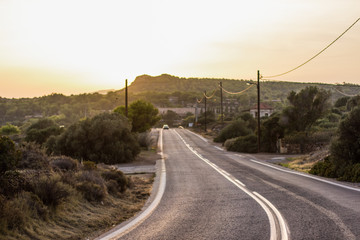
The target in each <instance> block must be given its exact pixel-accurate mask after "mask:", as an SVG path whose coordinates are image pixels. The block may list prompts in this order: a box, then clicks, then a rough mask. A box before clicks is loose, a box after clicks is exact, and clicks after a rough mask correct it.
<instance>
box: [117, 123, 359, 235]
mask: <svg viewBox="0 0 360 240" xmlns="http://www.w3.org/2000/svg"><path fill="white" fill-rule="evenodd" d="M163 141H164V158H165V164H166V175H167V179H166V188H165V191H164V194H163V196H162V199H161V201H160V204H159V205H158V206H157V208H156V209H154V210H153V211H152V213H151V214H149V216H148V217H147V218H146V219H144V220H143V221H142V223H141V224H139V225H137V227H136V228H133V229H132V231H130V232H128V233H126V234H125V235H122V236H121V237H120V239H360V228H359V227H358V225H359V223H360V192H359V191H358V189H356V188H354V189H351V188H344V187H341V186H337V185H334V184H330V183H328V182H326V181H319V180H317V179H313V178H309V177H306V176H302V175H298V174H295V173H294V172H292V171H289V170H285V169H282V168H281V167H276V168H274V167H273V165H268V164H265V163H264V161H263V158H264V156H261V158H260V155H256V154H255V155H249V154H246V155H245V154H236V153H230V152H226V151H222V149H219V148H218V147H215V146H214V145H212V144H211V143H209V142H208V141H206V140H205V139H203V138H201V137H199V136H197V135H195V134H193V133H191V132H189V131H187V130H180V129H171V130H166V131H163ZM341 185H342V184H341Z"/></svg>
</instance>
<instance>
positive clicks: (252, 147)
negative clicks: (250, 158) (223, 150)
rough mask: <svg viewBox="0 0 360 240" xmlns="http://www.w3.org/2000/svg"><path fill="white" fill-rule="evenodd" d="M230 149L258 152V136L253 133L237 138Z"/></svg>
mask: <svg viewBox="0 0 360 240" xmlns="http://www.w3.org/2000/svg"><path fill="white" fill-rule="evenodd" d="M227 150H228V151H234V152H245V153H256V152H257V137H256V136H255V135H253V134H251V135H247V136H242V137H238V138H236V140H235V141H234V143H233V144H231V145H230V146H229V148H228V149H227Z"/></svg>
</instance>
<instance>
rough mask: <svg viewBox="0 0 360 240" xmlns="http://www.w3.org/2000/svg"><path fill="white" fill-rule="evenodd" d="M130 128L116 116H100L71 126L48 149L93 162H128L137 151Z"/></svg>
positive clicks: (107, 114) (114, 114) (137, 147)
mask: <svg viewBox="0 0 360 240" xmlns="http://www.w3.org/2000/svg"><path fill="white" fill-rule="evenodd" d="M130 129H131V128H130V125H129V123H128V121H127V120H126V119H125V117H123V116H121V115H120V114H118V113H111V114H110V113H103V114H99V115H97V116H95V117H93V118H88V119H85V120H83V121H80V122H78V123H76V124H73V125H71V126H70V127H69V128H68V129H67V130H66V131H65V132H63V133H62V134H61V135H59V136H58V137H57V138H56V139H55V144H54V145H52V149H51V150H52V152H53V153H55V154H61V155H66V156H70V157H73V158H77V159H83V160H88V161H93V162H96V163H100V162H102V163H106V164H114V163H123V162H130V161H133V160H134V158H135V156H136V155H137V154H138V153H139V152H140V147H139V144H138V142H137V140H136V138H135V136H134V135H133V134H132V133H131V132H130ZM49 146H51V145H49Z"/></svg>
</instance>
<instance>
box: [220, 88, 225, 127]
mask: <svg viewBox="0 0 360 240" xmlns="http://www.w3.org/2000/svg"><path fill="white" fill-rule="evenodd" d="M219 85H220V114H221V124H224V114H223V94H222V82H220V83H219Z"/></svg>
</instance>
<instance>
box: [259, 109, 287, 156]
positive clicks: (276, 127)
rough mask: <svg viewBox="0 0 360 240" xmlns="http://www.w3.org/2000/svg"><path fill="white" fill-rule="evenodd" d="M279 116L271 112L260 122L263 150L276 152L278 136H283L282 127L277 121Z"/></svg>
mask: <svg viewBox="0 0 360 240" xmlns="http://www.w3.org/2000/svg"><path fill="white" fill-rule="evenodd" d="M279 120H280V116H279V114H277V113H274V114H272V115H271V116H270V117H269V118H268V119H266V120H265V121H264V122H263V124H262V129H261V148H262V151H264V152H276V151H277V144H276V142H277V141H278V139H279V138H282V137H284V127H283V126H281V125H280V123H279Z"/></svg>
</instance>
